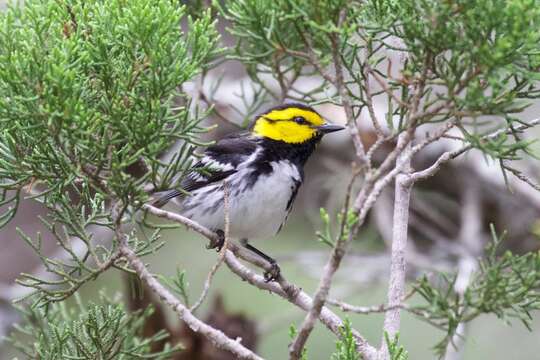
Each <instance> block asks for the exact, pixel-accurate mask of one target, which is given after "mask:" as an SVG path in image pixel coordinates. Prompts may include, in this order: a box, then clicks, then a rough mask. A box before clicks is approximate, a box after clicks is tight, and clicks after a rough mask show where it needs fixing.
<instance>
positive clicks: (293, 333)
mask: <svg viewBox="0 0 540 360" xmlns="http://www.w3.org/2000/svg"><path fill="white" fill-rule="evenodd" d="M296 335H298V329H297V328H296V326H294V324H291V326H289V338H290V339H291V340H294V339H295V338H296ZM307 358H308V357H307V348H306V347H304V348H303V349H302V354H301V355H300V359H299V360H307Z"/></svg>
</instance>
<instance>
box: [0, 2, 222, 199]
mask: <svg viewBox="0 0 540 360" xmlns="http://www.w3.org/2000/svg"><path fill="white" fill-rule="evenodd" d="M184 13H185V11H184V8H183V7H181V6H179V5H175V3H173V2H170V1H157V2H155V1H143V0H139V1H129V2H123V1H90V2H88V1H80V2H78V1H75V2H69V3H68V4H67V5H66V4H64V3H60V2H56V1H28V2H26V3H25V6H24V7H12V8H10V9H9V10H7V12H6V13H4V14H2V15H1V17H0V44H1V47H0V61H1V62H2V64H3V66H2V69H0V126H1V129H2V131H1V133H0V177H1V178H2V179H3V180H2V183H1V184H0V186H1V187H2V189H20V188H21V187H22V186H24V185H28V184H32V186H36V187H38V186H39V187H40V188H45V189H46V193H44V194H42V195H41V196H40V199H42V201H43V202H44V203H45V204H46V205H47V206H50V207H51V208H52V207H54V206H53V204H57V203H58V202H59V201H60V200H62V199H63V200H66V201H68V200H69V197H68V196H67V195H66V193H65V192H66V191H67V190H70V189H71V188H72V185H73V183H74V182H76V183H81V184H83V185H85V188H86V189H88V191H89V192H99V193H101V194H102V195H103V196H105V197H112V196H115V197H117V198H119V199H121V200H122V201H123V202H124V203H126V204H133V203H135V202H136V201H137V200H143V199H145V198H146V194H145V193H144V192H143V191H142V186H141V184H142V183H143V182H144V181H151V182H153V183H154V185H156V186H157V187H160V186H163V184H161V183H160V180H159V179H158V172H157V169H158V168H162V167H167V165H164V164H160V163H159V161H158V160H157V159H158V157H159V155H160V154H161V153H162V152H164V151H165V150H167V149H168V148H169V147H170V145H171V144H172V143H173V142H174V141H176V140H177V139H184V140H186V141H187V142H188V143H191V144H193V143H196V140H195V137H196V135H197V134H198V133H200V132H201V131H202V130H203V129H202V128H200V126H199V121H200V119H198V118H191V117H190V114H189V113H188V111H187V109H186V105H185V104H186V103H187V98H186V96H185V95H184V94H183V93H182V92H180V91H179V86H180V85H182V84H183V83H184V82H186V81H188V80H190V79H191V78H193V77H194V76H195V75H196V74H197V72H198V71H200V69H202V68H204V67H207V66H208V62H209V61H211V59H212V57H213V56H214V55H216V50H215V48H216V41H217V39H218V35H217V33H216V31H215V29H214V27H213V23H212V21H211V20H210V17H209V15H208V14H206V15H205V16H202V17H201V18H200V19H197V20H195V21H192V20H189V19H188V20H187V21H188V23H189V27H190V32H189V33H188V34H183V33H182V32H181V31H180V27H179V26H180V22H181V21H182V20H185V14H184ZM175 104H181V105H180V106H177V107H175ZM183 150H184V152H189V150H190V148H189V146H187V147H185V148H184V149H183ZM136 166H140V167H142V168H143V171H142V174H141V175H139V176H134V175H133V172H134V171H133V168H134V167H136ZM150 170H151V171H150ZM88 196H91V195H88ZM92 197H93V195H92Z"/></svg>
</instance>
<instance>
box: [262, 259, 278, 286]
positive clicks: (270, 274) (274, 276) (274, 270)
mask: <svg viewBox="0 0 540 360" xmlns="http://www.w3.org/2000/svg"><path fill="white" fill-rule="evenodd" d="M280 276H281V269H280V268H279V265H278V264H277V263H272V267H271V269H270V270H268V271H265V272H264V281H265V282H270V281H277V280H278V279H279V277H280Z"/></svg>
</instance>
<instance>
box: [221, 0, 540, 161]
mask: <svg viewBox="0 0 540 360" xmlns="http://www.w3.org/2000/svg"><path fill="white" fill-rule="evenodd" d="M539 5H540V3H539V2H538V1H537V0H511V1H503V0H474V1H468V0H462V1H452V2H447V1H437V0H422V1H415V0H406V1H395V0H371V1H364V2H356V1H347V2H342V1H339V0H336V1H318V2H316V3H313V2H312V1H302V0H279V1H272V2H268V1H263V0H228V1H225V3H224V5H222V7H221V12H222V13H223V14H224V16H225V17H226V18H227V19H228V20H229V21H230V23H231V25H230V27H229V30H230V32H231V33H232V34H233V35H234V37H235V38H236V39H237V40H238V43H237V47H236V49H235V56H236V57H237V58H238V59H240V60H241V61H242V62H243V63H244V64H246V66H247V67H248V69H251V70H250V72H251V74H252V78H253V80H254V81H255V82H257V83H258V84H260V86H261V87H264V86H265V82H264V81H263V80H262V79H260V78H258V77H257V75H256V73H261V72H265V73H269V74H271V75H272V76H273V77H274V79H275V80H276V81H278V82H279V83H280V86H281V88H282V91H283V90H286V91H285V94H284V96H285V97H290V98H291V99H296V95H295V93H294V91H288V90H290V87H292V86H293V84H294V81H293V80H294V79H296V77H297V76H298V73H300V74H303V75H307V74H313V73H318V74H319V75H320V74H324V72H328V73H329V74H330V75H332V73H333V69H332V67H330V68H327V65H328V64H329V63H330V62H335V61H336V59H338V60H340V61H341V62H342V63H343V64H342V65H343V68H344V70H345V71H344V78H345V80H346V81H345V84H344V85H345V90H346V93H347V95H348V96H349V97H350V98H351V99H352V104H351V106H352V110H353V114H354V116H355V117H357V116H359V115H360V113H361V112H362V111H365V109H366V108H367V107H368V106H370V105H369V104H370V103H371V102H372V101H373V99H374V98H381V97H382V98H384V100H385V101H387V102H389V108H388V111H387V113H386V121H387V124H388V125H389V127H390V128H391V129H392V130H393V132H394V134H395V133H397V132H399V131H402V130H403V129H404V128H405V127H407V126H419V125H421V124H423V123H428V122H442V121H455V122H457V124H458V125H459V128H460V129H461V130H462V131H463V137H464V140H465V142H467V143H470V144H472V145H473V146H474V147H476V148H478V149H480V150H482V151H484V152H486V153H487V154H488V155H490V156H493V157H495V158H502V159H514V158H516V157H517V156H518V153H519V152H520V151H521V150H526V149H527V148H528V145H529V144H528V143H525V142H521V141H520V139H519V136H518V135H517V134H512V136H509V137H506V138H503V137H501V138H500V139H497V140H503V141H500V142H497V143H493V142H486V141H484V140H482V135H483V134H484V133H486V132H488V131H492V130H493V128H494V127H500V126H506V127H508V128H510V129H511V128H512V127H513V125H514V124H516V123H518V122H519V120H518V119H517V118H515V117H513V116H511V114H513V113H520V112H522V111H523V110H524V109H525V108H526V107H527V106H528V105H529V104H530V102H529V101H528V100H529V99H531V98H538V97H540V87H539V80H540V77H539V75H538V69H539V66H540V30H539V29H540V6H539ZM278 19H279V21H278ZM397 58H399V59H400V60H399V61H396V59H397ZM396 62H398V64H396ZM317 65H318V66H317ZM392 69H394V71H393V72H392V71H390V70H392ZM387 70H388V71H390V73H389V72H388V71H387ZM374 77H377V78H378V79H379V81H383V82H384V83H386V87H387V89H386V90H375V91H374V90H373V89H371V91H370V92H371V94H367V93H368V89H367V86H368V85H367V83H368V82H369V81H371V82H373V78H374ZM369 78H371V80H369ZM287 79H291V80H290V82H289V83H288V82H287ZM418 84H422V85H421V86H420V87H419V88H420V90H421V93H420V94H417V93H415V92H414V91H411V89H413V88H414V87H418ZM327 85H328V84H327ZM331 86H334V87H335V86H336V83H335V81H334V82H333V83H332V84H331ZM306 92H307V93H308V94H309V96H306V97H304V99H307V100H308V101H311V102H312V103H318V102H321V101H328V102H337V103H341V101H342V100H343V99H339V98H337V97H336V96H335V95H328V93H329V91H328V86H324V85H323V86H322V87H315V88H314V89H312V90H309V91H306ZM392 96H395V97H396V98H398V99H399V101H396V100H395V99H394V100H393V101H390V100H392ZM418 96H419V97H418ZM418 99H421V101H419V102H418V108H416V106H412V105H411V104H415V103H416V102H417V100H418ZM381 100H383V99H381ZM485 115H492V116H493V117H492V118H485V117H483V118H482V121H480V117H482V116H485ZM463 118H467V121H466V122H465V121H463V122H462V119H463ZM500 118H504V120H505V121H500ZM396 123H397V125H398V126H395V124H396ZM468 125H473V126H472V129H473V131H471V130H467V128H468Z"/></svg>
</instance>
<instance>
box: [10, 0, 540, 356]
mask: <svg viewBox="0 0 540 360" xmlns="http://www.w3.org/2000/svg"><path fill="white" fill-rule="evenodd" d="M0 6H4V2H3V1H0ZM223 36H224V43H225V44H226V45H233V42H232V40H231V39H230V38H228V37H227V34H226V33H225V32H223ZM218 79H219V82H220V86H219V87H218V88H217V89H214V85H213V84H215V83H216V82H217V81H218ZM249 81H250V80H249V77H248V76H247V74H246V73H245V71H244V69H243V67H242V66H241V64H239V63H236V62H232V61H230V62H226V63H224V64H222V65H220V66H219V67H218V68H216V69H213V70H212V71H211V72H209V73H208V74H206V75H205V81H204V82H203V83H201V82H199V83H191V84H186V86H185V90H186V91H187V92H190V93H191V94H192V96H193V97H194V98H195V99H198V104H200V105H201V106H203V107H204V106H207V105H209V104H212V105H214V106H215V109H216V112H215V113H214V116H212V117H210V118H209V120H208V122H209V124H216V125H218V127H217V128H216V129H215V130H214V131H212V132H210V133H208V134H206V135H205V136H207V138H208V139H214V138H219V137H221V136H223V135H224V134H226V133H228V132H231V131H236V130H237V129H238V126H235V125H233V124H238V125H240V124H243V123H244V120H245V119H244V115H245V113H246V111H247V108H246V106H245V105H244V104H243V102H242V101H241V97H242V96H243V97H246V96H247V97H253V94H251V93H249V86H246V85H247V84H249ZM302 81H304V82H305V83H306V86H309V83H310V82H312V81H316V80H314V79H311V78H306V79H303V80H302ZM269 86H270V87H272V86H274V87H276V86H277V84H274V83H273V82H272V81H271V80H269ZM245 89H248V90H245ZM246 91H247V93H246ZM217 99H219V100H217ZM275 104H276V103H273V102H271V101H269V102H266V103H261V106H260V110H264V108H266V107H269V106H272V105H275ZM376 105H377V108H376V110H377V112H378V113H379V114H380V115H383V114H384V113H385V107H386V105H385V104H384V103H380V104H376ZM317 110H319V111H320V112H321V114H322V115H324V116H325V117H327V118H328V119H330V120H331V121H333V122H336V123H340V122H344V114H343V112H342V110H341V109H340V108H338V107H336V106H332V105H321V106H318V107H317ZM539 116H540V103H539V104H535V105H534V106H531V107H530V108H529V109H528V110H527V111H525V112H524V113H523V114H522V119H523V120H531V119H535V118H538V117H539ZM364 120H367V119H360V126H361V128H362V140H363V141H364V144H365V145H366V147H369V146H370V145H371V144H372V142H373V139H374V138H375V137H374V134H373V132H372V129H370V127H369V126H368V125H367V124H368V123H369V121H364ZM534 134H536V136H539V135H540V132H539V131H538V130H536V132H535V133H534ZM390 145H391V144H390ZM390 145H389V146H390ZM459 145H460V144H459V143H458V142H455V141H451V140H448V141H443V142H442V143H440V144H437V145H433V146H430V147H428V148H427V149H426V150H425V151H424V152H423V153H421V154H419V156H418V157H417V158H416V159H415V160H414V167H415V168H417V169H421V168H423V167H426V166H428V165H429V164H431V163H432V162H433V161H434V160H435V159H436V158H437V157H438V155H440V154H441V153H442V152H443V151H446V150H449V149H451V148H454V147H457V146H459ZM389 149H390V148H387V149H384V148H383V149H381V151H379V152H378V153H377V159H378V160H379V161H380V160H381V159H384V156H385V152H387V151H389ZM535 150H536V151H537V153H538V150H540V147H539V146H538V144H537V145H536V148H535ZM353 159H354V150H353V147H352V144H351V141H350V136H349V135H348V134H347V133H345V132H343V133H336V134H335V135H332V136H329V137H327V138H325V140H324V141H323V143H322V145H321V146H320V148H319V149H318V150H317V153H316V154H315V155H314V157H313V158H312V159H311V160H310V162H309V163H308V166H307V168H306V183H305V184H304V186H303V187H302V188H301V189H300V192H299V197H298V200H297V201H296V203H295V206H294V212H293V214H292V215H291V216H290V217H289V221H288V224H287V225H286V226H285V227H284V229H283V230H282V231H281V232H280V233H279V234H278V235H277V236H276V237H275V238H272V239H269V240H268V241H265V242H259V243H256V245H257V247H259V248H261V249H262V250H263V251H265V252H266V253H268V254H271V255H272V256H273V257H275V258H276V259H277V261H278V262H279V264H280V266H281V269H282V272H283V274H284V275H285V276H286V277H287V279H288V280H289V281H291V282H293V283H295V284H297V285H298V286H300V287H302V288H303V289H304V290H305V291H306V292H308V293H313V291H314V290H315V288H316V286H317V283H318V278H319V276H320V274H321V272H322V267H323V266H324V264H325V262H326V259H327V256H328V253H329V248H328V247H327V246H326V245H324V244H322V243H320V242H318V241H317V240H316V236H315V231H316V230H318V229H320V227H321V222H320V219H319V209H320V208H321V207H324V208H326V209H328V211H329V213H330V214H331V216H333V215H334V214H335V213H336V211H337V210H338V206H339V205H340V204H341V203H342V202H343V197H344V192H345V188H346V184H347V183H348V182H349V180H350V177H351V162H352V161H353ZM519 167H520V169H522V170H523V171H525V172H527V173H528V174H529V175H530V176H531V177H532V178H534V179H536V180H538V179H540V167H539V164H538V161H536V162H522V163H520V164H519ZM360 185H361V184H359V186H360ZM392 197H393V189H392V188H388V189H386V191H385V192H384V193H383V194H382V196H381V198H380V199H379V201H378V202H377V204H376V206H375V207H374V209H373V210H372V211H371V213H370V216H369V221H368V222H367V224H366V225H365V226H364V230H363V231H362V233H361V234H360V236H359V237H358V238H357V239H356V240H355V241H354V243H353V245H352V249H351V251H350V252H349V254H348V255H347V257H346V259H345V261H344V264H343V265H342V267H341V268H340V270H339V271H338V273H337V275H336V278H335V282H334V285H333V288H332V292H331V296H332V297H333V298H338V299H342V300H344V301H347V302H349V303H352V304H355V305H358V306H368V305H378V304H382V303H384V302H385V300H386V280H387V277H388V269H389V256H388V253H387V251H386V249H387V246H388V243H389V239H390V233H389V232H390V231H391V220H392ZM44 214H45V213H44V210H43V209H42V208H41V207H40V205H39V204H38V203H36V202H34V201H23V202H22V204H21V206H20V208H19V211H18V213H17V216H16V217H15V219H13V220H12V222H11V223H10V224H9V225H8V226H7V227H6V228H4V229H2V230H1V231H0V244H2V251H0V335H5V334H6V333H7V332H9V331H10V328H11V326H12V325H13V324H14V323H15V322H16V321H17V313H16V312H14V311H13V309H12V307H11V305H10V302H11V301H12V300H13V299H15V298H17V297H20V296H23V295H24V294H25V293H26V291H27V290H26V289H24V288H22V287H19V286H18V285H16V284H15V279H16V278H17V276H18V275H19V274H20V273H21V272H26V273H33V274H40V273H42V271H43V270H42V269H41V267H40V266H39V260H38V259H37V258H36V256H35V254H34V253H33V252H32V250H31V249H30V248H29V247H28V246H27V245H26V244H25V243H24V242H23V241H22V240H21V239H20V238H19V236H18V234H17V229H18V228H20V229H22V230H23V231H24V232H25V233H27V234H30V235H33V234H36V232H38V231H41V232H42V233H43V235H44V247H45V253H46V254H48V255H50V256H54V255H56V256H62V254H60V253H58V254H57V251H58V249H57V247H56V244H55V243H54V240H53V239H52V238H51V237H50V236H49V237H48V236H47V232H46V230H45V228H44V227H43V225H42V224H41V223H40V220H39V218H38V217H39V216H40V215H44ZM410 221H411V224H410V226H411V229H410V239H411V244H410V245H411V246H410V248H409V249H408V254H407V257H408V261H409V270H408V276H409V277H410V279H415V278H417V277H419V276H421V275H423V274H430V273H431V272H433V271H443V272H456V271H458V270H459V267H460V263H461V262H462V261H463V259H468V258H473V259H474V258H476V257H478V256H481V254H482V249H483V248H484V246H485V245H486V244H487V242H488V241H489V238H490V235H489V224H491V223H493V224H494V225H495V228H496V229H497V230H498V231H501V232H502V231H504V230H507V231H508V237H507V239H506V241H505V243H504V244H503V246H504V247H505V248H507V249H510V250H512V251H514V252H516V253H524V252H527V251H538V249H539V248H540V194H538V193H537V192H535V191H534V190H533V189H532V188H529V187H528V185H526V184H522V183H520V182H519V181H516V179H514V178H512V177H509V179H508V184H505V179H504V178H503V175H502V173H501V171H500V169H499V167H498V165H497V164H494V163H491V162H490V160H489V159H486V158H484V157H483V156H481V155H480V154H478V153H475V152H474V151H472V152H470V153H469V154H467V155H465V156H463V157H460V158H458V159H457V160H456V161H454V162H452V163H451V164H449V165H447V166H445V167H444V168H443V169H442V171H440V172H439V173H438V174H437V175H436V176H434V177H433V178H430V179H429V180H427V181H425V182H422V183H420V184H418V185H417V186H416V188H415V190H414V194H413V198H412V204H411V220H410ZM100 231H101V232H100ZM96 236H98V237H99V236H101V237H102V238H103V239H104V241H106V240H107V239H110V237H111V234H109V233H107V232H103V231H102V230H97V233H96ZM163 240H164V241H165V246H164V248H163V249H161V250H160V251H159V252H158V253H156V254H154V255H151V256H148V257H147V258H146V261H147V262H148V263H149V264H150V268H151V270H152V272H154V273H159V274H164V275H173V274H174V273H175V272H176V271H177V269H180V270H185V272H186V277H187V279H188V283H189V295H190V300H191V301H192V302H194V301H195V300H196V299H197V298H198V296H199V294H200V292H201V290H202V287H203V284H204V280H205V278H206V276H207V274H208V272H209V270H210V268H211V267H212V265H213V264H214V263H215V261H216V253H215V252H214V251H209V250H206V248H205V243H206V240H205V239H203V238H201V237H200V236H198V235H197V234H194V233H192V232H187V231H184V230H170V231H165V232H164V233H163ZM257 271H259V270H257ZM129 286H130V281H129V280H128V279H127V278H126V277H125V275H123V274H121V273H120V272H118V271H116V270H111V271H108V272H106V273H105V274H104V275H102V276H101V277H100V278H98V279H97V280H96V281H93V282H91V283H88V284H87V285H86V286H84V287H83V288H82V290H81V296H82V299H83V300H84V301H88V302H90V301H98V300H99V292H100V290H101V289H105V290H104V291H105V292H106V293H107V294H108V295H115V294H122V296H123V297H124V300H125V301H126V303H129V304H131V306H135V307H136V306H140V305H141V301H142V302H144V301H151V299H143V300H141V299H139V300H136V299H135V300H134V299H133V298H132V297H131V295H130V294H131V291H130V290H129ZM415 301H418V299H415V298H414V297H413V299H412V300H411V303H412V304H414V303H415ZM161 310H162V311H163V314H162V315H163V317H162V318H160V319H158V320H157V321H158V322H160V323H161V324H163V325H167V326H169V327H170V329H171V330H172V332H173V334H174V335H175V337H176V338H177V339H182V341H183V342H184V343H185V344H187V347H188V350H187V352H186V353H185V354H184V355H182V356H184V357H182V358H183V359H199V358H201V359H210V358H214V359H227V357H226V355H223V354H219V355H216V354H215V353H214V350H212V349H208V348H207V347H208V344H205V343H204V341H202V339H199V338H197V336H196V335H194V334H192V333H190V332H189V331H187V330H186V329H183V328H182V327H181V325H180V324H178V323H176V321H175V319H176V317H175V316H174V315H173V314H171V312H170V311H169V310H168V309H166V308H161ZM335 310H336V312H337V313H338V314H339V315H340V316H342V317H343V318H348V319H350V320H351V322H352V324H353V326H354V327H355V328H357V329H358V330H359V331H360V332H361V333H362V334H363V335H365V337H366V338H367V339H368V341H370V342H372V343H373V344H379V342H380V337H381V327H382V319H383V317H382V315H380V314H375V315H368V316H366V315H358V314H352V313H342V312H341V311H340V310H339V309H335ZM197 314H198V315H199V316H200V317H201V318H203V319H210V320H209V322H210V323H212V324H214V325H215V326H216V327H221V328H223V329H224V330H228V331H230V332H232V333H235V334H238V335H239V336H242V337H243V338H244V339H245V341H249V342H250V343H251V344H252V345H253V346H254V347H256V349H257V350H258V352H259V353H260V354H261V355H262V356H263V357H265V358H268V359H285V358H287V354H288V352H287V347H286V344H288V343H289V342H290V338H289V327H290V325H292V324H296V325H298V324H299V322H300V321H302V319H303V317H304V313H303V312H301V311H298V310H297V309H295V308H294V307H293V306H291V305H289V304H288V303H287V302H286V301H285V300H283V299H281V298H279V297H277V296H273V295H270V294H268V293H266V292H263V291H260V290H257V289H256V288H254V287H252V286H250V285H248V284H245V283H244V282H242V281H239V279H238V278H237V277H236V276H235V275H234V274H232V273H231V272H230V271H229V270H228V269H227V268H226V267H222V268H220V270H219V271H218V273H217V276H216V277H215V279H214V282H213V285H212V287H211V291H210V294H209V296H208V298H207V300H206V302H205V303H204V304H203V306H202V307H201V308H200V309H199V310H198V312H197ZM533 316H534V317H535V319H534V322H533V326H532V330H533V331H532V333H531V332H529V331H528V330H527V329H526V328H525V327H524V326H522V325H521V324H520V323H519V322H517V321H516V322H515V323H508V324H505V323H504V322H502V321H500V320H498V319H496V318H495V317H494V316H483V317H480V318H479V319H478V320H475V321H474V322H473V323H472V324H471V325H470V326H469V329H468V335H467V338H466V345H465V353H464V354H465V355H464V359H508V358H514V359H540V357H539V355H538V354H539V353H540V343H539V342H538V339H539V338H540V317H539V316H538V314H533ZM403 321H404V322H403V326H402V330H401V337H400V342H401V343H402V344H403V345H404V347H405V348H406V349H407V350H408V351H409V354H410V359H414V360H416V359H433V358H435V356H434V355H433V352H432V347H433V346H434V345H435V344H436V343H437V342H438V341H439V340H440V339H442V337H443V336H444V335H445V334H444V333H443V332H441V331H438V330H436V329H434V328H433V327H431V326H429V325H426V324H424V323H423V322H422V321H420V320H418V319H415V318H414V317H412V316H411V315H409V314H408V313H404V320H403ZM334 344H335V336H334V335H332V334H330V333H329V332H328V331H327V330H326V329H325V328H324V327H322V326H320V325H317V327H316V331H315V332H314V334H313V336H311V338H310V340H309V342H308V345H307V348H308V349H309V350H308V356H309V358H310V359H329V357H330V354H331V353H332V352H333V351H334V349H335V345H334ZM202 354H208V357H203V355H202ZM212 354H213V355H212ZM16 356H17V353H16V352H15V351H14V349H11V348H10V347H9V346H8V345H7V344H5V343H1V342H0V360H4V359H12V358H14V357H16ZM211 356H214V357H211Z"/></svg>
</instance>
